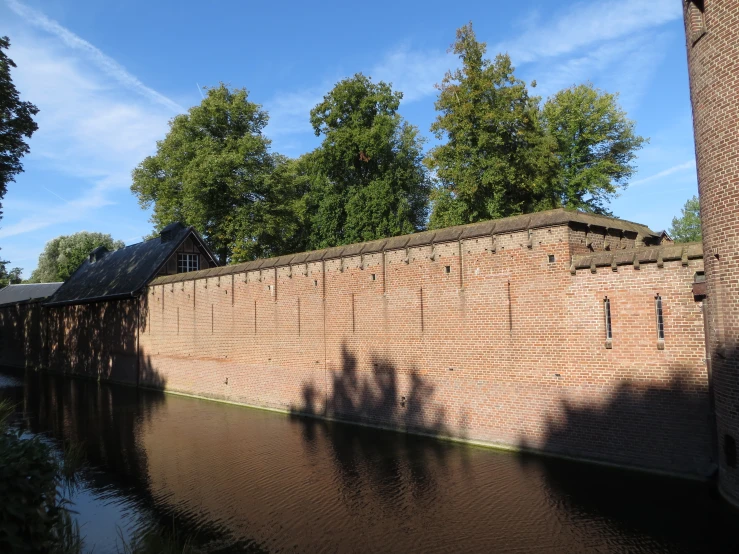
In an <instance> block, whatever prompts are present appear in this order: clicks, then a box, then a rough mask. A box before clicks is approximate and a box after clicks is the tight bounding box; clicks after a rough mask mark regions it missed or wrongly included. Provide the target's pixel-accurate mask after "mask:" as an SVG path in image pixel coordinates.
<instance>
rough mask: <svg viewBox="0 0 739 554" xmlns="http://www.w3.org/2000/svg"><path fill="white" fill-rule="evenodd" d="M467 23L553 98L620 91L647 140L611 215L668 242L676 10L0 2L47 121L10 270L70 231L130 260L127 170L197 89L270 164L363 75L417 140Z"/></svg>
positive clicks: (141, 226) (614, 4)
mask: <svg viewBox="0 0 739 554" xmlns="http://www.w3.org/2000/svg"><path fill="white" fill-rule="evenodd" d="M468 21H472V22H473V24H474V26H475V30H476V33H477V36H478V39H480V40H484V41H486V42H487V44H488V54H489V55H490V57H492V56H494V55H495V54H496V53H497V52H508V53H509V54H510V55H511V57H512V59H513V62H514V64H515V65H516V67H517V74H518V75H519V76H520V77H521V78H523V79H525V80H526V81H531V80H533V79H535V80H536V81H537V83H538V86H537V88H536V89H535V91H534V92H535V93H536V94H538V95H541V96H543V97H546V96H548V95H550V94H552V93H554V92H556V91H557V90H559V89H561V88H564V87H568V86H570V85H573V84H577V83H582V82H586V81H590V82H592V83H594V84H595V85H596V86H598V87H601V88H603V89H605V90H607V91H609V92H619V93H620V101H621V104H622V106H623V108H624V109H625V110H626V111H627V112H628V114H629V116H630V117H631V118H632V119H634V120H636V122H637V130H638V132H639V133H640V134H641V135H643V136H646V137H649V138H650V143H649V144H648V145H646V146H645V147H644V149H643V150H642V151H641V152H640V155H639V158H638V161H637V165H638V167H639V172H638V174H637V175H635V177H634V179H633V180H632V183H631V185H630V186H629V188H628V189H627V190H626V191H625V192H623V194H622V195H621V197H620V198H618V199H617V200H616V201H615V202H613V204H612V205H611V207H612V210H613V212H614V214H615V215H616V216H618V217H622V218H624V219H629V220H632V221H638V222H641V223H645V224H647V225H649V226H650V227H651V228H652V229H654V230H660V229H663V228H667V227H669V225H670V221H671V219H672V217H673V216H674V215H676V214H678V213H679V212H680V208H681V207H682V206H683V204H684V203H685V201H686V200H687V199H688V198H689V197H690V196H692V195H693V194H695V193H696V192H697V182H696V173H695V158H694V146H693V132H692V122H691V112H690V98H689V91H688V77H687V67H686V55H685V44H684V38H683V27H682V13H681V8H680V2H678V1H677V0H651V1H649V2H645V1H644V0H600V1H598V0H596V1H588V2H582V3H571V2H561V1H553V0H538V1H534V0H520V1H519V2H505V3H503V2H481V1H477V2H467V1H464V0H458V1H456V2H437V1H435V0H426V1H424V2H398V1H397V0H396V1H394V2H384V1H375V2H372V3H360V2H358V3H348V2H325V1H324V2H320V3H312V2H294V3H290V2H260V3H256V2H238V1H230V2H229V1H221V2H214V3H210V2H202V1H201V2H190V1H189V0H179V1H178V2H170V1H166V2H164V1H157V2H152V1H150V0H149V1H147V2H142V1H139V0H133V1H128V2H115V3H114V2H100V1H99V0H97V1H88V0H75V1H74V2H68V1H63V0H48V1H46V2H39V1H32V0H26V1H24V2H21V1H18V0H0V35H8V36H9V37H10V39H11V43H12V46H11V49H10V57H11V58H12V59H13V60H14V61H15V62H16V63H17V65H18V68H17V69H16V70H15V71H14V72H13V74H12V75H13V80H14V82H15V83H16V85H17V86H18V88H19V90H20V92H21V95H22V97H23V98H24V99H25V100H30V101H32V102H34V103H35V104H36V105H37V106H38V107H39V108H40V110H41V111H40V113H39V115H38V117H37V121H38V124H39V131H38V132H37V133H36V134H35V135H34V137H33V139H32V140H31V143H30V144H31V154H30V155H28V156H26V157H25V158H24V162H23V163H24V167H25V173H23V174H21V175H20V176H18V178H17V182H16V183H11V184H10V186H9V190H8V194H7V195H6V197H5V200H4V202H3V204H4V210H3V211H4V216H3V219H2V221H0V248H2V251H1V252H0V256H2V258H4V259H7V260H10V261H11V264H12V266H20V267H23V268H24V269H25V271H24V275H25V276H26V277H27V276H28V275H30V272H31V270H32V269H33V268H34V267H35V266H36V262H37V259H38V255H39V253H40V252H41V250H42V249H43V247H44V244H45V243H46V242H47V241H48V240H51V239H52V238H54V237H56V236H58V235H61V234H70V233H74V232H76V231H81V230H87V231H101V232H105V233H110V234H112V235H113V237H114V238H116V239H121V240H123V241H125V242H126V243H127V244H130V243H133V242H138V241H140V240H141V237H142V236H143V235H145V234H147V233H148V232H149V231H150V230H151V224H150V223H149V222H148V219H149V214H148V213H147V212H146V211H144V210H142V209H141V208H140V207H139V206H138V203H137V201H136V199H135V197H134V196H133V195H132V194H131V193H130V190H129V187H130V184H131V180H130V172H131V170H132V169H133V168H134V167H135V166H136V165H137V164H138V163H139V162H140V161H141V160H142V159H143V158H144V157H146V156H147V155H149V154H152V153H153V152H154V151H155V148H156V141H157V140H158V139H161V138H163V137H164V135H165V134H166V132H167V122H168V121H169V119H170V118H172V117H173V116H174V115H176V114H178V113H181V112H183V111H185V110H186V109H187V108H188V107H190V106H192V105H194V104H197V103H198V102H199V101H200V91H199V90H198V86H208V85H211V86H212V85H217V84H218V83H219V82H221V81H223V82H225V83H228V84H229V85H231V86H234V87H245V88H247V89H248V90H249V91H250V99H251V100H252V101H255V102H257V103H259V104H262V105H263V106H264V108H265V109H267V110H268V111H269V113H270V124H269V126H268V127H267V131H266V132H267V134H268V136H269V137H270V138H271V139H272V141H273V149H274V150H275V151H277V152H281V153H283V154H287V155H290V156H298V155H300V154H302V153H303V152H306V151H309V150H311V149H312V148H314V147H315V146H316V144H317V139H316V137H315V136H313V133H312V131H311V129H310V125H309V122H308V113H309V111H310V109H311V108H312V107H313V106H314V105H315V104H316V103H317V102H318V101H319V100H320V99H321V97H322V96H323V94H325V93H326V92H327V91H328V90H330V89H331V88H332V86H333V85H334V84H335V83H336V82H337V81H338V80H340V79H342V78H344V77H346V76H349V75H352V74H354V73H356V72H360V71H361V72H363V73H365V74H367V75H371V76H372V77H373V78H374V79H376V80H379V79H382V80H385V81H388V82H391V83H392V84H393V86H394V88H395V89H396V90H401V91H403V92H404V94H405V97H404V100H403V102H402V104H401V113H402V115H403V116H404V117H405V118H406V119H408V120H409V121H410V122H411V123H413V124H415V125H417V126H418V127H419V128H420V129H421V131H422V133H424V134H425V135H427V136H429V137H430V133H429V131H428V129H429V126H430V124H431V122H432V121H433V119H434V117H435V113H434V100H435V97H436V91H435V90H434V84H435V83H437V82H439V81H440V80H441V79H442V77H443V75H444V72H445V71H446V70H448V69H450V68H452V67H454V66H455V65H456V63H457V60H456V58H454V56H452V55H450V54H448V53H447V48H448V46H449V45H450V44H451V42H452V41H453V40H454V34H455V30H456V28H457V27H459V26H461V25H463V24H465V23H466V22H468Z"/></svg>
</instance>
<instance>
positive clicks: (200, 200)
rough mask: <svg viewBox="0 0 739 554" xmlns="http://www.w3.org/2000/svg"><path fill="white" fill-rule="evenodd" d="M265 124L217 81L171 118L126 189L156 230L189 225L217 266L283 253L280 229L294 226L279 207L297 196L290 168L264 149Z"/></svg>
mask: <svg viewBox="0 0 739 554" xmlns="http://www.w3.org/2000/svg"><path fill="white" fill-rule="evenodd" d="M267 120H268V116H267V112H265V111H264V110H262V109H261V106H260V105H258V104H255V103H254V102H250V101H249V98H248V92H247V91H246V90H245V89H234V90H230V89H229V88H228V87H226V86H225V85H224V84H221V85H220V86H218V87H215V88H211V89H207V96H206V97H205V98H204V99H203V101H202V102H201V103H200V105H198V106H194V107H192V108H190V109H189V110H188V113H186V114H182V115H178V116H177V117H175V118H174V119H173V120H172V121H171V122H170V125H169V127H170V128H169V132H168V133H167V136H166V137H165V138H164V139H163V140H161V141H159V142H157V152H156V154H155V155H153V156H149V157H148V158H146V159H145V160H144V161H143V162H141V164H139V166H138V167H137V168H136V169H134V171H133V185H132V186H131V190H132V191H133V192H134V193H135V194H136V196H137V197H138V199H139V203H140V204H141V206H142V207H143V208H148V207H151V206H153V208H154V213H153V216H152V219H151V221H152V222H153V223H154V225H155V227H156V229H158V230H159V229H162V228H163V227H164V226H166V225H167V224H169V223H172V222H174V221H181V222H183V223H185V224H187V225H193V226H194V227H195V228H196V229H197V230H198V231H199V232H200V233H201V234H202V235H203V237H204V238H205V240H206V241H207V242H208V244H209V245H210V247H211V248H212V249H213V250H214V251H215V252H216V253H217V254H218V256H219V257H220V259H221V262H222V263H225V262H227V261H229V260H231V259H232V256H233V254H234V252H237V253H238V254H237V256H236V257H235V258H234V259H238V260H242V259H248V258H251V257H254V256H259V255H262V254H270V255H273V254H279V253H282V249H283V248H285V242H289V241H286V240H285V237H284V234H285V233H283V230H284V229H287V230H289V229H290V228H291V227H292V225H293V221H292V219H291V218H290V216H289V209H286V208H287V207H289V206H291V205H292V204H293V203H294V200H295V198H297V197H299V196H300V193H299V192H297V191H294V190H293V189H292V186H291V184H292V181H290V179H288V177H289V175H290V169H289V168H288V166H289V165H290V164H289V163H288V162H287V161H286V160H285V159H284V158H282V157H279V156H274V155H272V154H271V153H270V151H269V147H270V141H269V139H267V138H266V137H265V136H264V135H263V134H262V131H263V130H264V127H265V126H266V125H267ZM283 226H284V227H283ZM287 234H289V232H288V233H287ZM275 237H277V239H278V240H275ZM288 238H289V237H288Z"/></svg>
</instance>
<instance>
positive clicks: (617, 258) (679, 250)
mask: <svg viewBox="0 0 739 554" xmlns="http://www.w3.org/2000/svg"><path fill="white" fill-rule="evenodd" d="M701 258H703V244H701V243H700V242H689V243H685V244H671V245H662V246H646V247H640V248H630V249H626V250H615V251H613V252H609V251H603V252H597V253H593V254H584V255H578V256H573V257H572V264H571V265H570V272H571V273H572V274H573V275H574V274H575V273H577V270H578V269H590V270H591V271H592V272H595V271H596V269H597V268H599V267H610V268H612V269H614V270H615V269H616V268H617V267H618V266H623V265H633V266H634V268H635V269H638V268H639V266H640V265H641V264H652V263H656V264H657V266H658V267H662V264H664V262H673V261H678V260H680V261H681V262H682V263H683V265H688V260H697V259H701Z"/></svg>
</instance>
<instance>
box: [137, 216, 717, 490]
mask: <svg viewBox="0 0 739 554" xmlns="http://www.w3.org/2000/svg"><path fill="white" fill-rule="evenodd" d="M532 233H533V236H532V247H531V248H529V247H528V240H529V239H528V232H527V231H517V232H514V233H509V234H504V235H498V236H496V252H495V253H491V252H490V245H491V238H490V237H487V238H475V239H470V240H467V241H463V242H462V243H461V245H460V243H458V242H453V243H447V244H437V245H435V247H432V246H431V245H425V246H421V247H418V248H410V249H409V251H408V253H407V256H408V263H405V261H404V259H405V258H406V251H405V250H396V251H388V252H386V253H385V254H384V256H385V264H384V270H383V263H382V259H383V253H381V252H379V253H374V254H368V255H366V256H364V257H362V256H354V257H348V258H344V259H343V260H340V259H332V260H327V261H325V262H313V263H308V264H307V265H305V264H299V265H295V266H292V267H280V268H278V269H276V270H275V269H274V268H272V269H265V270H262V271H261V272H260V271H250V272H248V273H238V274H233V275H229V274H225V275H221V276H220V277H217V276H214V277H210V278H207V279H197V280H184V281H178V282H171V283H166V284H158V285H157V284H155V285H153V286H151V287H150V288H149V290H148V292H147V294H146V295H145V299H144V300H142V306H141V314H142V318H141V329H140V331H141V332H140V337H139V340H140V348H141V359H140V365H141V383H142V384H144V385H147V384H148V385H153V386H160V387H164V388H166V389H168V390H172V391H179V392H184V393H190V394H196V395H201V396H208V397H214V398H220V399H226V400H230V401H234V402H240V403H246V404H252V405H258V406H265V407H270V408H276V409H281V410H291V411H296V412H302V413H314V414H317V415H328V416H330V417H337V418H341V419H349V420H361V421H365V422H371V423H375V424H380V425H384V426H390V427H402V428H408V429H414V430H420V431H428V432H434V433H440V434H444V435H450V436H455V437H461V438H466V439H470V440H476V441H483V442H487V443H492V444H498V445H506V446H515V447H525V448H530V449H537V450H545V451H549V452H556V453H560V454H566V455H570V456H575V457H582V458H590V459H598V460H602V461H609V462H613V463H619V464H624V465H633V466H639V467H644V468H651V469H660V470H668V471H673V472H679V473H683V474H694V475H695V474H705V473H707V472H708V471H709V470H710V464H711V457H712V452H711V442H710V436H711V433H710V430H711V427H710V420H709V409H708V392H707V376H706V367H705V363H704V361H703V358H704V357H705V352H704V346H703V328H702V314H701V306H700V304H699V303H696V302H695V300H694V299H693V295H692V292H691V284H692V281H693V276H694V274H695V272H696V271H698V270H701V269H702V261H701V260H695V259H693V260H690V261H689V264H688V266H687V267H686V266H684V265H683V264H682V263H681V262H680V261H679V260H678V261H669V262H665V263H664V267H661V268H660V267H658V265H657V264H656V263H650V264H641V266H640V269H634V267H633V266H630V265H627V266H621V267H619V268H618V271H615V272H614V271H612V269H611V268H610V267H606V268H598V269H597V271H596V273H595V274H593V273H591V271H590V270H578V271H577V272H576V274H574V275H573V274H572V273H571V272H570V263H571V252H572V251H573V250H576V244H577V243H578V241H579V240H580V235H579V234H578V232H573V231H571V230H570V229H569V228H568V227H567V226H558V227H551V228H541V229H534V230H533V231H532ZM631 244H633V242H632V243H627V242H624V244H623V245H622V246H630V245H631ZM613 248H617V246H616V245H615V244H614V246H613ZM432 253H433V257H434V259H431V258H432ZM460 253H461V258H462V263H461V266H462V270H463V271H462V273H461V274H460ZM549 255H554V257H555V261H554V262H552V263H550V262H549ZM324 265H325V270H324V267H323V266H324ZM446 266H449V273H446V270H445V267H446ZM324 271H325V273H324ZM373 275H374V279H373V278H372V276H373ZM178 278H180V279H181V278H182V277H178ZM656 294H660V295H661V297H662V299H663V303H664V318H665V334H666V336H665V341H664V349H658V345H657V335H656V321H655V306H654V298H655V295H656ZM606 295H607V296H608V297H609V298H610V299H611V307H612V320H613V335H614V336H613V341H612V348H610V349H607V348H606V347H605V334H604V333H605V331H604V318H603V298H604V296H606Z"/></svg>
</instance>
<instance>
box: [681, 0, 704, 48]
mask: <svg viewBox="0 0 739 554" xmlns="http://www.w3.org/2000/svg"><path fill="white" fill-rule="evenodd" d="M705 11H706V8H705V0H685V12H686V13H685V21H687V22H688V30H689V36H690V43H691V44H695V43H696V42H698V39H700V38H701V37H702V36H703V35H705V34H706V17H705Z"/></svg>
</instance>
